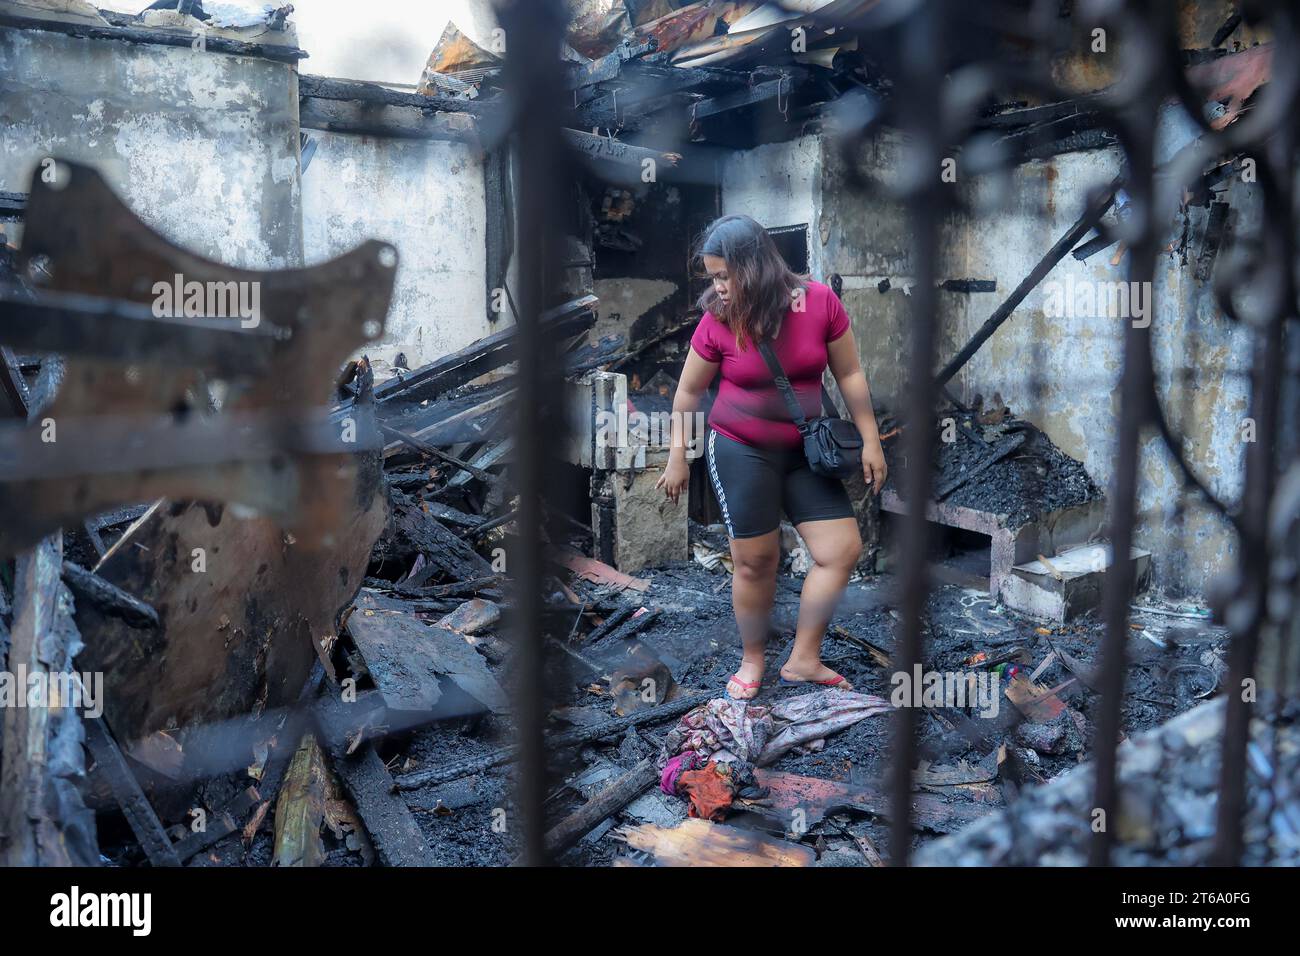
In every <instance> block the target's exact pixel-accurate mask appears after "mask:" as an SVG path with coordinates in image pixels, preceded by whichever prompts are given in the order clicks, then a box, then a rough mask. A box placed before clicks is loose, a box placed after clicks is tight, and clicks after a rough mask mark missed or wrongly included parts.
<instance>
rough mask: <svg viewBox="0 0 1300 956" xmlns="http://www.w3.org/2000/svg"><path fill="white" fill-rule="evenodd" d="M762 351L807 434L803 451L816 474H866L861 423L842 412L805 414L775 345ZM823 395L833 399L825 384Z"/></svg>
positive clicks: (802, 432) (841, 476) (796, 421)
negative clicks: (846, 417)
mask: <svg viewBox="0 0 1300 956" xmlns="http://www.w3.org/2000/svg"><path fill="white" fill-rule="evenodd" d="M758 351H759V352H760V353H761V354H762V356H763V361H764V362H766V363H767V367H768V369H769V370H770V371H771V372H772V377H773V378H774V379H776V387H777V390H778V391H779V392H780V393H781V397H782V398H783V399H784V400H785V407H786V408H787V409H788V410H789V412H790V417H791V418H793V419H794V424H795V427H796V428H798V429H799V434H800V435H801V436H803V453H804V455H805V456H806V457H807V458H808V467H809V468H811V469H812V470H813V473H814V474H818V475H825V476H826V477H827V478H839V479H840V480H841V481H843V480H845V479H847V478H852V477H853V476H854V475H860V474H862V433H861V432H859V431H858V426H857V425H855V424H853V422H850V421H846V420H845V419H843V418H840V417H839V416H838V415H818V416H817V417H816V418H806V417H804V413H803V409H802V408H801V407H800V406H799V399H798V398H796V397H795V394H794V389H793V388H792V387H791V386H790V380H789V379H788V378H786V375H785V369H784V368H782V367H781V362H780V361H779V360H778V359H777V357H776V353H775V352H774V351H772V346H771V344H770V343H768V342H762V343H760V344H759V346H758ZM822 395H823V400H826V399H828V398H829V396H827V395H826V389H825V387H823V388H822ZM826 404H828V405H829V406H830V408H831V409H832V410H833V409H834V408H835V403H834V402H829V401H826Z"/></svg>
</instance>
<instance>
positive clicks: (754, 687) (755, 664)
mask: <svg viewBox="0 0 1300 956" xmlns="http://www.w3.org/2000/svg"><path fill="white" fill-rule="evenodd" d="M764 665H765V662H764V661H763V659H762V658H761V657H760V658H759V659H758V660H754V661H751V660H749V659H745V660H742V661H741V662H740V669H739V670H738V671H736V673H735V674H733V675H732V677H731V680H729V681H727V696H728V697H730V698H731V699H732V700H752V699H753V698H754V696H755V695H756V694H757V693H758V688H759V686H760V685H761V684H762V683H763V668H764Z"/></svg>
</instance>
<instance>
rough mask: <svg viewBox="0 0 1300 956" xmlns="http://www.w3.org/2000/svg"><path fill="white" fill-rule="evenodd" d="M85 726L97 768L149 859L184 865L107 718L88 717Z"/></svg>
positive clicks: (87, 744)
mask: <svg viewBox="0 0 1300 956" xmlns="http://www.w3.org/2000/svg"><path fill="white" fill-rule="evenodd" d="M83 726H84V727H85V729H86V747H87V749H89V750H90V753H91V755H92V756H93V757H94V758H95V772H96V773H100V774H103V776H104V778H105V780H107V781H108V786H109V789H110V790H112V792H113V799H114V800H116V801H117V805H118V806H119V807H120V808H121V810H122V814H123V816H125V817H126V822H127V823H128V824H130V826H131V832H132V833H134V834H135V838H136V839H137V840H139V841H140V847H141V849H143V850H144V853H145V856H147V857H148V858H149V862H150V863H152V864H153V865H154V866H180V865H181V858H180V856H179V855H178V854H177V852H176V848H175V847H174V846H172V841H171V840H170V839H169V838H168V836H167V831H165V830H164V829H163V825H162V823H161V822H160V821H159V820H158V815H157V814H156V813H154V809H153V807H151V806H150V805H149V801H148V799H146V797H145V795H144V791H143V790H142V789H140V782H139V781H138V780H136V778H135V774H134V773H132V772H131V768H130V767H129V766H128V765H127V762H126V758H125V757H123V756H122V751H121V750H120V749H118V746H117V741H115V740H114V739H113V737H112V735H111V734H110V733H109V732H108V727H107V726H105V724H104V721H103V720H102V719H98V720H87V721H86V722H85V723H84V724H83Z"/></svg>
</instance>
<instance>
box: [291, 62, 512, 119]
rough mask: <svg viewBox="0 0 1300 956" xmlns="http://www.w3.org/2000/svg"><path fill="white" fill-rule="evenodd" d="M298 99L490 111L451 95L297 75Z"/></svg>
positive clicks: (438, 110) (430, 109) (443, 110)
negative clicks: (412, 91)
mask: <svg viewBox="0 0 1300 956" xmlns="http://www.w3.org/2000/svg"><path fill="white" fill-rule="evenodd" d="M298 98H299V100H303V99H314V100H335V101H343V102H353V103H359V104H364V105H366V106H370V107H381V106H399V107H413V108H415V109H418V110H421V111H423V112H429V113H470V114H473V115H475V116H478V115H481V114H483V113H485V112H488V111H489V110H490V108H491V107H490V106H489V105H488V104H486V103H481V102H479V101H477V100H463V99H459V98H458V97H454V96H426V95H424V94H423V93H403V92H401V91H399V90H391V89H389V88H388V87H386V86H382V85H380V84H379V83H366V82H363V81H361V80H335V79H330V78H329V77H325V76H313V75H312V74H310V73H303V74H300V75H299V76H298Z"/></svg>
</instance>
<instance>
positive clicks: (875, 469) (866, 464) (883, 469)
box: [862, 438, 889, 495]
mask: <svg viewBox="0 0 1300 956" xmlns="http://www.w3.org/2000/svg"><path fill="white" fill-rule="evenodd" d="M888 476H889V468H888V467H887V466H886V465H885V449H883V448H882V447H880V439H879V438H875V439H867V440H866V441H864V442H863V443H862V480H863V481H865V482H866V483H867V484H868V485H869V486H870V487H871V493H872V494H873V495H878V494H880V489H881V488H883V487H885V478H887V477H888Z"/></svg>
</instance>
